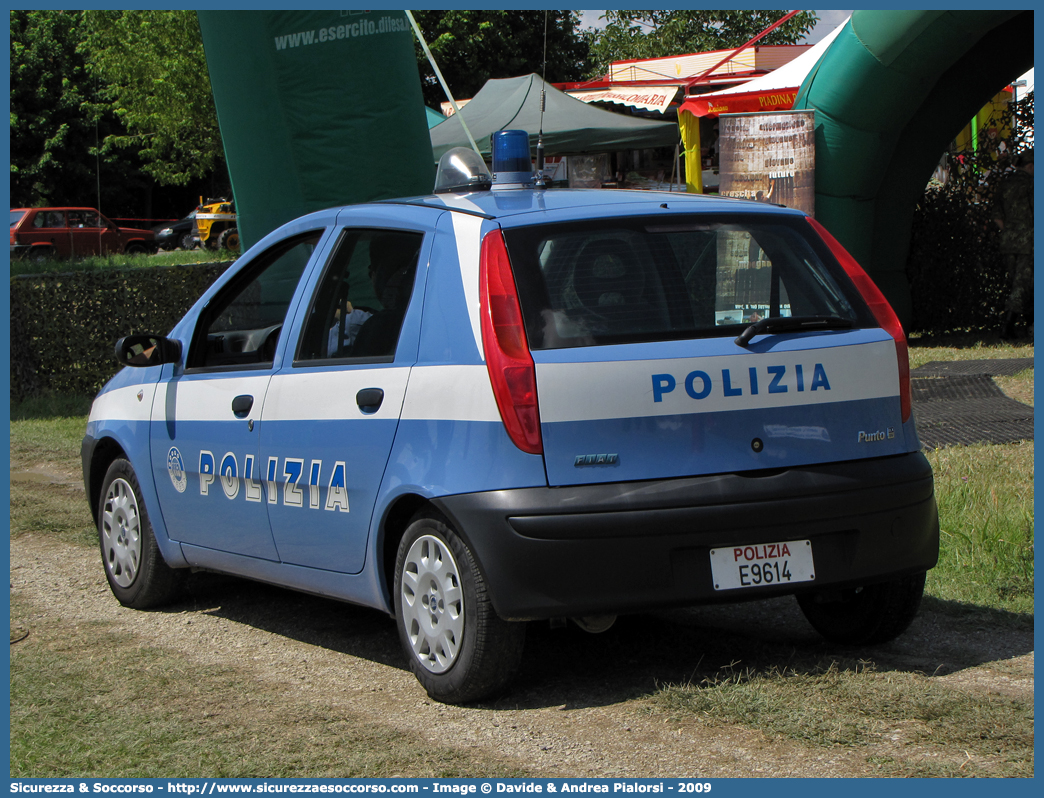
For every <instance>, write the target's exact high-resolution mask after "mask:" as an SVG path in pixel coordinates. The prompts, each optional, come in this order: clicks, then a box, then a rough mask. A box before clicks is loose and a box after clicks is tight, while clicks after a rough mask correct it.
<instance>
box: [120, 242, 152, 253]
mask: <svg viewBox="0 0 1044 798" xmlns="http://www.w3.org/2000/svg"><path fill="white" fill-rule="evenodd" d="M123 251H124V253H126V254H127V255H144V254H145V253H146V252H148V250H147V249H146V248H145V247H144V246H143V245H142V244H128V245H127V248H126V249H125V250H123Z"/></svg>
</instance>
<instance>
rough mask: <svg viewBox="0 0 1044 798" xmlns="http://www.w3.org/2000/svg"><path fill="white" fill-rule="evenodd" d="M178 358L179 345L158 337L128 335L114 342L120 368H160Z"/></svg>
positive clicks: (179, 355) (179, 352)
mask: <svg viewBox="0 0 1044 798" xmlns="http://www.w3.org/2000/svg"><path fill="white" fill-rule="evenodd" d="M180 357H181V343H180V342H179V341H175V340H172V339H170V338H164V337H162V336H159V335H128V336H127V337H125V338H121V339H120V340H118V341H117V342H116V360H118V361H119V363H120V365H121V366H134V367H137V368H143V367H147V366H162V365H163V364H164V363H175V362H177V360H178V359H179V358H180Z"/></svg>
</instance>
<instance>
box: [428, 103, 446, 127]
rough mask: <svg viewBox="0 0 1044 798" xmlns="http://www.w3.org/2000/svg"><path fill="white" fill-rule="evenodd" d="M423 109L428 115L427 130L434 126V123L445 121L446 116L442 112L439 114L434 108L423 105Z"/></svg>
mask: <svg viewBox="0 0 1044 798" xmlns="http://www.w3.org/2000/svg"><path fill="white" fill-rule="evenodd" d="M424 111H425V113H427V115H428V129H429V130H431V129H432V128H433V127H435V125H437V124H439V123H440V122H444V121H446V117H444V116H443V115H442V114H440V113H439V112H438V111H436V110H435V109H434V108H428V106H424Z"/></svg>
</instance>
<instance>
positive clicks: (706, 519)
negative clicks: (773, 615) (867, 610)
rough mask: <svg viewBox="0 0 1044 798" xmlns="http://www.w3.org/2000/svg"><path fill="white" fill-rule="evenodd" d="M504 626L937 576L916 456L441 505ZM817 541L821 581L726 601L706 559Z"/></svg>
mask: <svg viewBox="0 0 1044 798" xmlns="http://www.w3.org/2000/svg"><path fill="white" fill-rule="evenodd" d="M436 503H437V504H438V505H439V507H440V509H441V510H442V511H443V512H444V513H446V515H447V516H448V517H449V518H450V520H452V521H453V522H454V524H455V526H456V528H457V529H458V530H460V531H461V533H462V534H463V535H464V537H465V538H466V539H467V541H468V543H469V545H470V546H471V548H472V551H473V552H474V553H475V555H476V557H477V558H478V561H479V563H480V567H481V568H482V570H483V573H484V574H485V577H486V581H487V586H488V588H489V590H490V595H491V598H492V601H493V605H494V607H495V608H496V610H497V612H498V614H500V615H501V617H503V618H508V619H515V620H521V619H532V618H549V617H558V616H576V615H593V614H601V613H624V612H634V611H639V610H645V609H652V608H656V607H668V606H681V605H687V604H689V605H691V604H700V603H711V602H716V601H736V600H744V599H751V598H767V597H770V596H776V595H781V594H788V593H796V592H799V591H801V590H808V589H815V588H822V587H824V586H837V587H841V586H854V585H860V584H867V583H871V582H875V581H884V580H887V579H891V578H894V577H897V576H901V575H903V574H909V573H916V572H920V571H925V570H927V569H929V568H931V567H933V566H934V565H935V563H936V561H937V560H938V554H939V517H938V511H937V508H936V504H935V492H934V482H933V479H932V471H931V466H930V465H929V463H928V461H927V459H926V458H925V457H924V455H923V454H921V453H920V452H912V453H909V454H904V455H898V456H895V457H886V458H880V459H873V460H859V461H851V462H844V463H829V464H824V465H818V466H807V467H802V468H795V469H790V470H785V471H778V472H751V473H747V474H723V475H717V476H707V477H691V478H686V479H673V480H657V481H652V482H630V483H614V484H608V485H584V486H575V487H565V488H524V489H518V490H502V491H491V492H487V493H472V494H463V495H458V496H448V497H444V498H442V499H440V500H438V501H437V502H436ZM792 540H810V541H811V542H812V550H813V556H814V560H815V581H814V582H802V583H794V584H782V585H774V586H769V587H758V588H739V589H735V590H727V591H718V590H715V589H714V586H713V583H712V579H711V566H710V554H709V552H710V550H711V549H712V548H720V547H732V546H737V545H751V544H760V543H778V542H784V541H792Z"/></svg>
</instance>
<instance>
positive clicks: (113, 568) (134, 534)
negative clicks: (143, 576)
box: [101, 479, 141, 587]
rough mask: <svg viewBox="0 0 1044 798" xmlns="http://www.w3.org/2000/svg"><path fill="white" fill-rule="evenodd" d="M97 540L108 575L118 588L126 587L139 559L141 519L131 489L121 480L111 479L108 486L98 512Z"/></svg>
mask: <svg viewBox="0 0 1044 798" xmlns="http://www.w3.org/2000/svg"><path fill="white" fill-rule="evenodd" d="M101 543H102V556H103V557H104V559H105V567H106V568H108V569H109V575H110V576H111V577H112V579H113V581H114V582H115V583H116V584H117V585H119V586H120V587H130V585H131V583H132V582H134V578H135V577H136V576H137V575H138V566H139V564H140V562H141V519H140V516H139V515H138V502H137V500H136V499H135V498H134V490H133V489H132V488H131V486H130V483H129V482H127V481H126V480H125V479H114V480H113V481H112V484H111V485H109V492H108V493H107V494H106V496H105V509H104V510H103V511H102V522H101Z"/></svg>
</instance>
